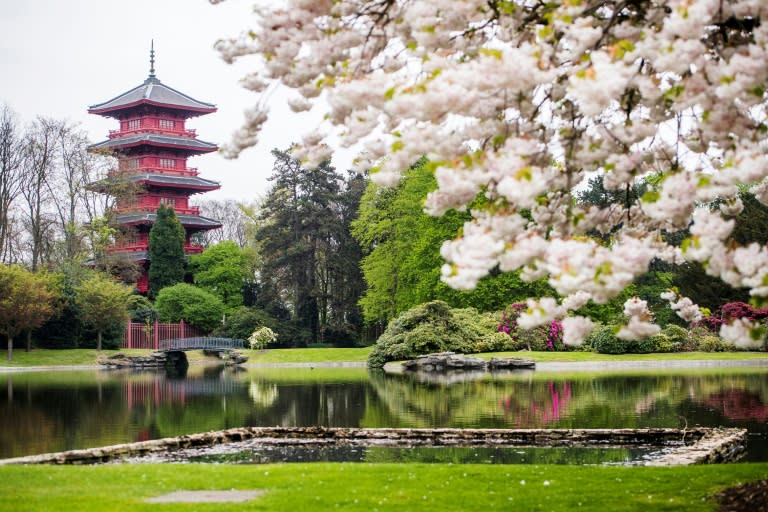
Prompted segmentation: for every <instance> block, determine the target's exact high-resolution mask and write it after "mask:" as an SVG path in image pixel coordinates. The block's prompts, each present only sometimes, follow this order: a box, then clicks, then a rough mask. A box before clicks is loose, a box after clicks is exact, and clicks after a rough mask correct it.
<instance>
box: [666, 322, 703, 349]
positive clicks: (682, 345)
mask: <svg viewBox="0 0 768 512" xmlns="http://www.w3.org/2000/svg"><path fill="white" fill-rule="evenodd" d="M661 332H662V333H663V334H665V335H666V336H667V337H668V338H669V341H670V342H672V344H673V345H675V346H676V347H678V349H677V350H678V351H684V352H690V351H693V350H696V340H695V339H694V337H693V336H691V333H690V331H688V329H686V328H685V327H680V326H679V325H674V324H669V325H667V326H666V327H664V329H662V331H661Z"/></svg>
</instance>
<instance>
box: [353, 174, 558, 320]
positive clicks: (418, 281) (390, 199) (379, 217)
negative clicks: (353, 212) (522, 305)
mask: <svg viewBox="0 0 768 512" xmlns="http://www.w3.org/2000/svg"><path fill="white" fill-rule="evenodd" d="M436 187H437V182H436V181H435V177H434V165H433V164H431V163H430V162H427V161H426V160H425V159H422V160H421V161H419V162H417V163H416V164H415V165H413V166H412V167H411V168H409V169H407V170H406V171H405V172H404V173H403V178H402V180H401V182H400V184H399V186H398V187H396V188H383V187H379V186H377V185H375V184H373V183H369V184H368V187H367V189H366V191H365V194H364V195H363V198H362V200H361V202H360V212H359V216H358V219H357V220H356V221H355V222H354V223H353V225H352V233H353V235H354V236H355V238H356V239H357V240H358V241H359V242H360V245H361V246H362V248H363V251H364V253H365V257H364V258H363V261H362V270H363V275H364V277H365V282H366V283H367V285H368V287H367V289H366V291H365V295H363V297H362V298H361V299H360V305H361V306H362V308H363V314H364V317H365V320H366V322H368V323H369V324H371V325H376V324H379V325H385V324H386V323H387V322H388V321H389V320H390V319H392V318H394V317H395V316H397V315H398V314H400V313H402V312H403V311H405V310H407V309H409V308H412V307H414V306H416V305H418V304H422V303H425V302H428V301H432V300H441V301H444V302H446V303H447V304H449V305H451V306H452V307H474V308H477V309H478V310H480V311H499V310H501V309H503V308H504V307H505V306H506V305H507V304H509V303H510V302H514V301H516V300H520V299H523V298H526V297H529V296H541V295H548V294H549V295H551V294H552V293H553V292H552V290H551V289H550V288H549V286H547V285H546V284H545V283H544V282H542V281H538V282H534V283H527V282H524V281H522V280H521V279H520V278H519V274H518V273H515V272H511V273H501V272H498V271H494V272H492V273H491V275H490V276H488V277H486V278H484V279H482V280H481V281H480V282H479V283H478V285H477V287H476V288H475V289H474V290H471V291H457V290H453V289H451V288H449V287H448V286H447V285H445V284H444V283H443V282H442V281H441V280H440V268H441V267H442V265H443V263H444V261H443V259H442V257H441V256H440V246H441V245H442V243H443V241H445V240H450V239H452V238H454V237H455V236H456V233H457V232H458V231H460V229H461V228H462V226H463V224H464V222H466V221H468V220H469V219H470V214H469V213H468V212H457V211H449V212H447V213H446V214H445V215H443V216H441V217H431V216H429V215H427V214H426V213H424V201H425V199H426V197H427V194H429V193H430V192H432V191H433V190H435V188H436ZM479 200H482V199H479Z"/></svg>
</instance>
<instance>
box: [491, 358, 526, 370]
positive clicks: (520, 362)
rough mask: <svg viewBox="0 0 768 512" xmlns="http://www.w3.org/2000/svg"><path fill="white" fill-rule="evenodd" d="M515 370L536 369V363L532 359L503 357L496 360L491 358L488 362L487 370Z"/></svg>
mask: <svg viewBox="0 0 768 512" xmlns="http://www.w3.org/2000/svg"><path fill="white" fill-rule="evenodd" d="M516 368H536V362H535V361H533V360H532V359H522V358H520V357H505V358H501V359H497V358H495V357H492V358H491V360H490V361H489V362H488V369H489V370H514V369H516Z"/></svg>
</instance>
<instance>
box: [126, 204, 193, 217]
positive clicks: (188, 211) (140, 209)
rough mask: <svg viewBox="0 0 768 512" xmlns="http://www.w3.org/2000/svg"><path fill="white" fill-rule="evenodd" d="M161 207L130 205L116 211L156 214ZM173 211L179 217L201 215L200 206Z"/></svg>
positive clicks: (174, 209)
mask: <svg viewBox="0 0 768 512" xmlns="http://www.w3.org/2000/svg"><path fill="white" fill-rule="evenodd" d="M166 206H173V205H166ZM159 207H160V205H159V204H157V205H151V204H141V205H139V204H128V205H123V206H116V207H115V210H116V211H117V213H135V212H147V213H155V212H156V211H157V209H158V208H159ZM173 211H174V212H176V214H177V215H200V207H199V206H188V207H186V208H182V207H180V206H173Z"/></svg>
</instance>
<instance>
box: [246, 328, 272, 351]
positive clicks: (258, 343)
mask: <svg viewBox="0 0 768 512" xmlns="http://www.w3.org/2000/svg"><path fill="white" fill-rule="evenodd" d="M276 340H277V334H275V332H274V331H273V330H272V329H270V328H269V327H259V328H258V329H256V330H255V331H253V333H252V334H251V335H250V336H249V337H248V345H249V346H250V347H251V348H252V349H253V350H262V349H264V348H267V345H269V344H270V343H274V342H275V341H276Z"/></svg>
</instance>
